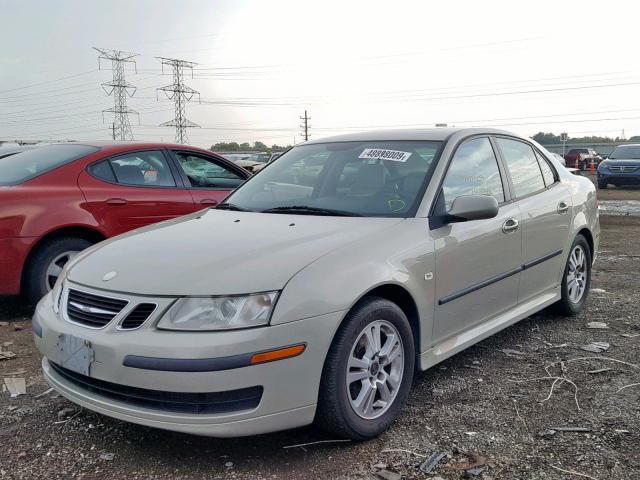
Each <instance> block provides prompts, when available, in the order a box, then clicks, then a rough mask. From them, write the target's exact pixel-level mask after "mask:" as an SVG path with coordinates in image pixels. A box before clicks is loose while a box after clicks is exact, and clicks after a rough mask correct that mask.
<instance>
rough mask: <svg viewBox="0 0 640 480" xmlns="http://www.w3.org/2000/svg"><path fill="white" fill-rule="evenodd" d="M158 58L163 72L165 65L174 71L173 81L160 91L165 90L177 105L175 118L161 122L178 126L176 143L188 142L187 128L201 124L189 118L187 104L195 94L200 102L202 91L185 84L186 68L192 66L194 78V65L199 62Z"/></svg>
mask: <svg viewBox="0 0 640 480" xmlns="http://www.w3.org/2000/svg"><path fill="white" fill-rule="evenodd" d="M157 58H158V60H160V62H161V63H162V73H164V66H165V65H167V66H170V67H171V69H172V71H173V83H172V84H171V85H166V86H164V87H160V88H158V92H159V91H163V92H164V93H165V95H166V96H167V98H168V99H169V100H173V103H174V106H175V116H174V118H173V120H169V121H168V122H164V123H161V124H160V126H161V127H176V143H187V142H188V139H187V128H191V127H199V126H200V125H197V124H195V123H193V122H192V121H191V120H188V119H187V117H186V112H185V108H186V104H187V102H189V101H191V99H192V98H193V97H194V95H198V102H200V92H198V91H196V90H194V89H193V88H191V87H189V86H187V85H185V84H184V69H185V68H190V69H191V77H192V78H193V67H194V66H196V65H197V63H194V62H187V61H186V60H178V59H177V58H163V57H157ZM156 97H157V92H156Z"/></svg>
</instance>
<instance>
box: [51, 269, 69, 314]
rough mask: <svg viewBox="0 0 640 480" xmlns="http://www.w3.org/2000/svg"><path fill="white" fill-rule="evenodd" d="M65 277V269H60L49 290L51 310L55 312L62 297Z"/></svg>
mask: <svg viewBox="0 0 640 480" xmlns="http://www.w3.org/2000/svg"><path fill="white" fill-rule="evenodd" d="M66 279H67V271H66V270H62V273H60V275H59V276H58V279H57V280H56V283H55V284H54V285H53V289H52V290H51V301H52V302H53V311H54V312H55V313H59V312H60V301H61V299H62V290H63V287H64V281H65V280H66Z"/></svg>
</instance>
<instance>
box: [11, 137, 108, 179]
mask: <svg viewBox="0 0 640 480" xmlns="http://www.w3.org/2000/svg"><path fill="white" fill-rule="evenodd" d="M98 150H99V149H98V148H96V147H90V146H88V145H75V144H66V145H48V146H46V147H39V148H34V149H33V150H27V151H26V152H21V153H16V154H15V155H10V156H8V157H4V158H2V159H0V185H17V184H19V183H22V182H24V181H26V180H29V179H30V178H33V177H36V176H38V175H40V174H42V173H44V172H47V171H49V170H51V169H53V168H56V167H59V166H60V165H63V164H65V163H69V162H72V161H73V160H75V159H77V158H80V157H84V156H85V155H88V154H89V153H93V152H96V151H98Z"/></svg>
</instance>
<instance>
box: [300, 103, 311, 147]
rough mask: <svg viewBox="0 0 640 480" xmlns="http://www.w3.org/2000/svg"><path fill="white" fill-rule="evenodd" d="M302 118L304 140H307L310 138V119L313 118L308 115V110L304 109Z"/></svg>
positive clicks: (301, 126)
mask: <svg viewBox="0 0 640 480" xmlns="http://www.w3.org/2000/svg"><path fill="white" fill-rule="evenodd" d="M300 120H302V121H303V122H304V123H303V124H302V125H300V128H301V129H302V136H303V137H304V141H305V142H306V141H307V140H309V128H310V127H311V125H309V120H311V117H309V116H308V115H307V111H306V110H305V111H304V117H300Z"/></svg>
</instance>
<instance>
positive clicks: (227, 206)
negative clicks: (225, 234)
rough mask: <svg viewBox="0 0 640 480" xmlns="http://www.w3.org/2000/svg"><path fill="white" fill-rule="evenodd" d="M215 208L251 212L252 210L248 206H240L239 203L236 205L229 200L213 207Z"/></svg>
mask: <svg viewBox="0 0 640 480" xmlns="http://www.w3.org/2000/svg"><path fill="white" fill-rule="evenodd" d="M213 208H215V209H216V210H233V211H234V212H251V211H252V210H249V209H248V208H244V207H239V206H238V205H235V204H233V203H229V202H224V203H221V204H220V205H218V206H217V207H213Z"/></svg>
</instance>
